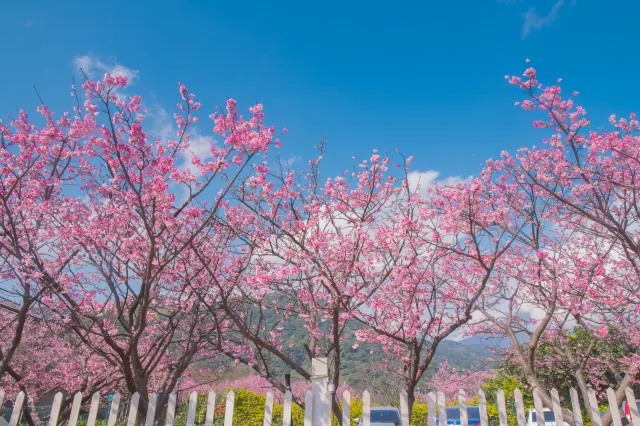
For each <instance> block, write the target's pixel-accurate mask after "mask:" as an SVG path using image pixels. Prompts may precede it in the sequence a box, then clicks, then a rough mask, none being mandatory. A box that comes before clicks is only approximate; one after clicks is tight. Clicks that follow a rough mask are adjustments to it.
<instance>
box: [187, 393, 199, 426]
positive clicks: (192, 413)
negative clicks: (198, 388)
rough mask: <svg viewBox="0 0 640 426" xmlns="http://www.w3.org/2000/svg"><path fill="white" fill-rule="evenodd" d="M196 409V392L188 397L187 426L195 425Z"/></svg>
mask: <svg viewBox="0 0 640 426" xmlns="http://www.w3.org/2000/svg"><path fill="white" fill-rule="evenodd" d="M196 408H198V392H191V395H189V410H188V411H187V426H194V425H195V424H196Z"/></svg>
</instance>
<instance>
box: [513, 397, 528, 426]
mask: <svg viewBox="0 0 640 426" xmlns="http://www.w3.org/2000/svg"><path fill="white" fill-rule="evenodd" d="M513 399H514V401H515V404H516V417H517V418H518V426H525V425H526V424H527V418H526V416H525V413H524V401H523V400H522V391H521V390H520V389H516V390H515V391H513Z"/></svg>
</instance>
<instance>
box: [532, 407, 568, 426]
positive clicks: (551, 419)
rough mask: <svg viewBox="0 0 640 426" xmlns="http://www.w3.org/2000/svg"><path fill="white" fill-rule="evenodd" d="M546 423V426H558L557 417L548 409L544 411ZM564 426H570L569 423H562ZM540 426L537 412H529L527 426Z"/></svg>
mask: <svg viewBox="0 0 640 426" xmlns="http://www.w3.org/2000/svg"><path fill="white" fill-rule="evenodd" d="M544 423H545V425H546V426H557V425H556V415H555V413H554V412H553V411H551V410H550V409H548V408H545V409H544ZM562 423H563V426H569V423H567V422H562ZM537 425H538V416H537V415H536V410H535V409H533V410H529V412H528V413H527V426H537Z"/></svg>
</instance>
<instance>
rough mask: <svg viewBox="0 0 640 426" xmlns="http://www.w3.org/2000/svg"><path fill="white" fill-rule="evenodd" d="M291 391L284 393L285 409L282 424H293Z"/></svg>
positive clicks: (286, 425) (289, 425)
mask: <svg viewBox="0 0 640 426" xmlns="http://www.w3.org/2000/svg"><path fill="white" fill-rule="evenodd" d="M292 399H293V396H292V395H291V391H286V392H285V393H284V409H283V410H282V426H291V402H292V401H291V400H292Z"/></svg>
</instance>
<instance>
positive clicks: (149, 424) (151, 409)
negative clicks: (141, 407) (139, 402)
mask: <svg viewBox="0 0 640 426" xmlns="http://www.w3.org/2000/svg"><path fill="white" fill-rule="evenodd" d="M157 401H158V395H157V394H156V393H155V392H154V393H152V394H151V398H149V406H148V407H147V417H146V418H145V419H144V426H153V422H154V421H155V420H156V403H157Z"/></svg>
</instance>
